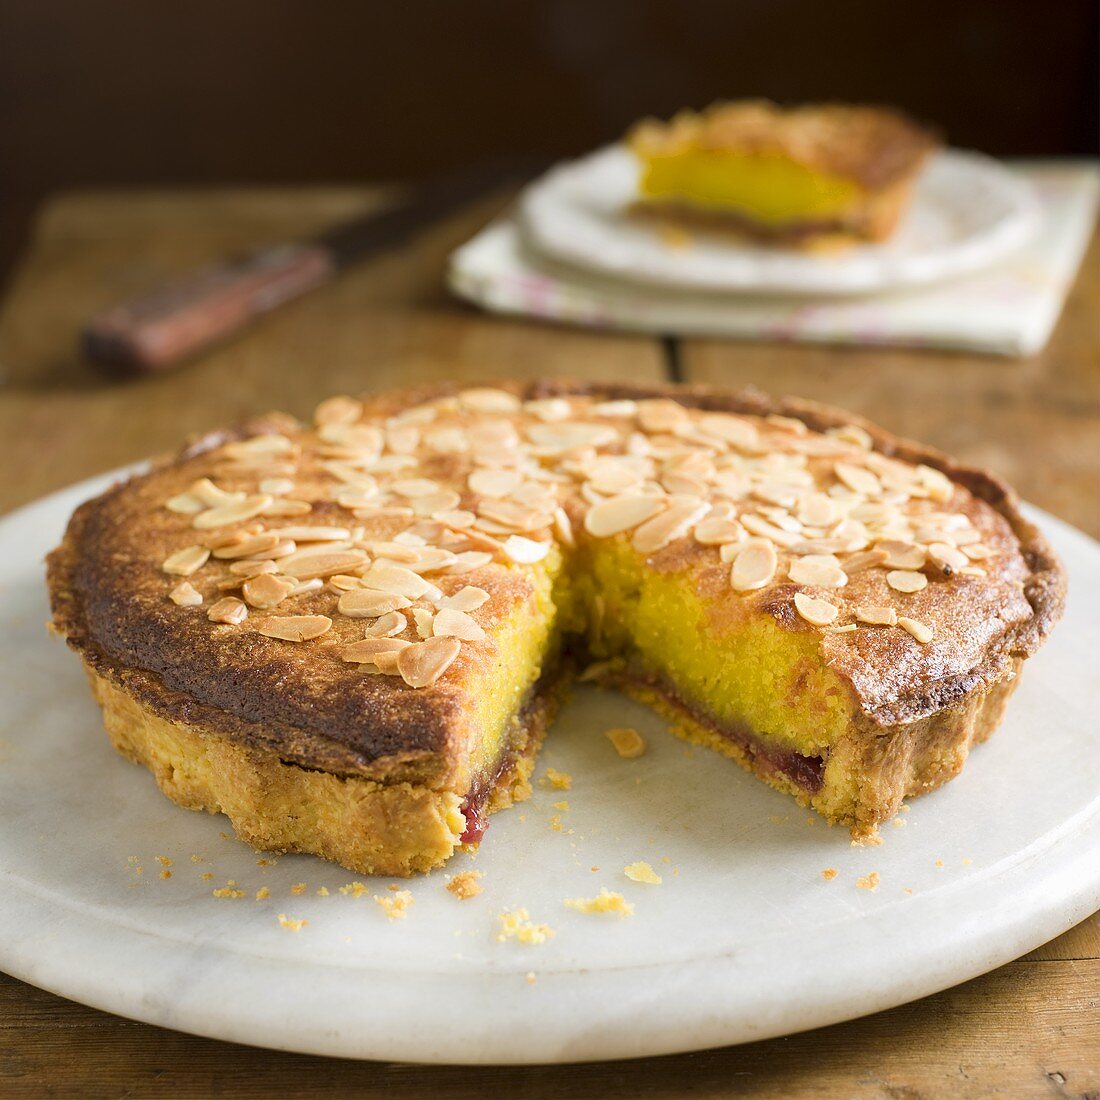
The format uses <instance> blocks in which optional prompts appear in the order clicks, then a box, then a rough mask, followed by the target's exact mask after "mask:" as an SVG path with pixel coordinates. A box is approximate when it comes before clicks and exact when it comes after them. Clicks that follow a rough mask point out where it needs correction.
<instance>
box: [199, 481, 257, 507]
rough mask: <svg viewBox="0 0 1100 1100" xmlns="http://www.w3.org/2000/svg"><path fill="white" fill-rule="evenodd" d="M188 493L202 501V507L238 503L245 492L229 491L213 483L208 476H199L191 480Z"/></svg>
mask: <svg viewBox="0 0 1100 1100" xmlns="http://www.w3.org/2000/svg"><path fill="white" fill-rule="evenodd" d="M187 492H188V495H190V496H192V497H195V498H196V499H198V500H199V501H201V502H202V506H203V508H217V507H219V506H220V505H222V504H238V503H240V502H241V501H242V500H244V498H245V496H246V495H247V494H245V493H241V492H233V493H231V492H229V491H228V490H226V489H222V488H220V487H219V486H217V485H215V484H214V482H212V481H211V480H210V478H208V477H200V478H199V479H198V481H193V482H192V483H191V487H190V488H189V489H188V490H187Z"/></svg>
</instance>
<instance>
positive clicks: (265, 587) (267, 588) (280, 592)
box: [241, 573, 294, 611]
mask: <svg viewBox="0 0 1100 1100" xmlns="http://www.w3.org/2000/svg"><path fill="white" fill-rule="evenodd" d="M293 591H294V581H292V580H289V579H288V578H286V577H277V576H274V575H272V574H271V573H261V574H260V575H259V576H256V577H249V578H248V580H246V581H245V582H244V585H243V586H242V588H241V595H242V596H244V599H245V602H246V603H247V604H248V605H249V606H251V607H256V608H259V609H260V610H262V611H268V610H270V609H271V608H273V607H275V605H276V604H280V603H282V602H283V600H285V599H286V598H287V596H289V595H290V593H291V592H293Z"/></svg>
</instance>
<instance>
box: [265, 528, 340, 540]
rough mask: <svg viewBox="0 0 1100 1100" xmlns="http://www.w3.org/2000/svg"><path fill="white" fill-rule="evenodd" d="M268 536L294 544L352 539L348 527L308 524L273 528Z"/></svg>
mask: <svg viewBox="0 0 1100 1100" xmlns="http://www.w3.org/2000/svg"><path fill="white" fill-rule="evenodd" d="M267 534H268V535H274V536H275V537H276V538H278V539H290V540H292V541H294V542H339V541H340V540H342V539H347V538H350V537H351V531H349V530H348V528H346V527H320V526H317V527H311V526H309V525H308V524H299V525H298V526H296V527H273V528H271V529H270V530H269V531H268V532H267Z"/></svg>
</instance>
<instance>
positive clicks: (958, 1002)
mask: <svg viewBox="0 0 1100 1100" xmlns="http://www.w3.org/2000/svg"><path fill="white" fill-rule="evenodd" d="M380 201H382V197H381V196H380V194H379V193H378V192H377V191H373V192H372V191H364V190H351V189H319V190H308V191H295V192H292V193H286V192H271V191H264V192H252V191H249V192H241V191H236V192H207V193H194V192H189V193H186V194H174V193H148V192H139V193H133V194H118V193H114V194H106V195H102V194H101V195H75V196H69V197H65V198H61V199H58V200H55V201H53V202H52V203H50V204H49V205H48V206H47V207H46V208H45V209H44V210H43V211H42V212H41V214H40V217H39V219H38V221H37V224H36V227H35V230H34V233H33V235H32V240H31V245H30V247H29V250H28V252H27V255H26V256H25V258H24V260H23V262H22V264H21V266H20V267H19V269H18V271H17V272H16V274H15V277H14V279H13V281H12V283H11V286H10V290H9V292H8V295H7V298H6V302H5V303H4V306H3V310H2V313H0V373H2V375H3V378H4V383H5V384H4V385H3V387H2V388H0V437H2V438H3V439H4V448H3V455H4V464H3V468H2V472H0V509H4V510H7V509H10V508H12V507H15V506H16V505H19V504H22V503H24V502H26V501H29V500H32V499H34V498H36V497H38V496H40V495H42V494H43V493H47V492H50V491H51V490H54V489H58V488H60V487H62V486H64V485H66V484H68V483H70V482H72V481H76V480H78V479H80V478H84V477H87V476H90V475H91V474H94V473H98V472H100V471H103V470H108V469H110V468H112V467H115V466H118V465H121V464H122V463H127V462H131V461H134V460H136V459H139V458H141V457H143V456H145V455H148V454H150V453H154V452H156V451H159V450H163V449H166V448H169V447H171V446H173V445H174V444H175V443H176V441H177V440H178V439H179V438H180V437H181V436H182V435H184V434H185V433H188V432H193V431H201V430H203V429H206V428H210V427H213V426H215V425H217V424H221V423H223V422H225V421H227V420H233V419H234V418H237V417H240V416H244V415H247V414H249V413H253V412H258V411H261V410H264V409H268V408H271V407H281V408H285V409H287V410H288V411H290V412H293V413H297V414H305V413H307V412H308V411H309V410H310V409H311V408H312V406H313V404H314V403H315V400H316V399H317V397H318V396H320V395H323V394H328V393H338V392H355V391H361V390H374V389H381V388H384V387H388V386H392V385H395V384H408V383H413V382H423V381H429V380H434V379H440V378H453V377H460V378H469V379H474V378H481V379H484V378H491V377H493V376H500V375H514V376H520V377H525V378H531V377H539V376H546V375H557V374H569V375H584V376H589V377H599V378H607V379H633V380H639V381H644V380H657V379H664V378H669V377H674V378H683V379H686V380H689V381H706V382H712V383H724V384H743V383H750V382H751V383H753V384H755V385H757V386H759V387H761V388H763V389H768V390H773V391H779V392H790V393H797V394H802V395H804V396H809V397H816V398H820V399H824V400H827V401H833V402H836V403H838V404H841V405H844V406H845V407H847V408H849V409H853V410H856V411H858V412H861V413H864V414H866V415H867V416H870V417H871V418H873V419H875V420H877V421H879V422H880V423H882V424H884V425H885V426H886V427H888V428H890V429H892V430H894V431H897V432H900V433H902V434H911V435H914V436H916V437H918V438H921V439H924V440H927V441H929V442H932V443H935V444H937V445H939V446H941V447H943V448H944V449H946V450H949V451H951V452H953V453H954V454H956V455H958V456H960V457H962V458H964V459H968V460H972V461H975V462H980V463H982V464H985V465H989V466H991V467H993V468H994V469H997V470H999V471H1000V472H1001V473H1002V474H1004V475H1005V476H1006V477H1007V478H1008V479H1009V480H1010V481H1012V482H1013V483H1015V484H1016V485H1017V486H1018V487H1019V489H1020V491H1021V493H1022V494H1023V495H1024V496H1026V497H1027V498H1029V499H1031V500H1032V501H1034V502H1036V503H1038V504H1040V505H1042V506H1044V507H1046V508H1048V509H1050V510H1051V511H1053V512H1055V513H1057V514H1058V515H1060V516H1062V517H1063V518H1065V519H1067V520H1069V521H1071V522H1073V523H1075V524H1077V525H1078V526H1080V527H1082V528H1084V529H1085V530H1087V531H1089V532H1090V533H1091V534H1093V535H1100V326H1098V320H1097V318H1098V314H1100V237H1097V238H1094V240H1093V242H1092V247H1091V249H1090V253H1089V256H1088V257H1087V259H1086V261H1085V265H1084V268H1083V274H1082V276H1081V277H1080V278H1079V280H1078V283H1077V285H1076V287H1075V289H1074V291H1073V294H1072V296H1071V298H1070V301H1069V304H1068V306H1067V308H1066V311H1065V314H1064V316H1063V318H1062V320H1061V322H1060V324H1059V326H1058V329H1057V332H1056V334H1055V337H1054V339H1053V341H1052V342H1051V345H1050V347H1049V348H1048V349H1047V350H1046V351H1045V352H1044V353H1043V354H1042V355H1041V356H1039V357H1037V358H1035V359H1033V360H1030V361H1027V362H1005V361H1000V360H995V359H984V358H978V357H974V356H969V355H948V354H928V353H920V352H904V351H882V350H850V349H834V348H815V347H795V346H778V345H770V344H769V345H754V344H732V343H717V342H714V341H707V340H687V341H679V342H672V341H659V340H656V339H650V338H645V337H634V336H610V335H601V334H593V333H586V332H580V331H574V330H566V329H556V328H550V327H546V326H540V325H536V324H527V323H522V322H518V321H507V320H499V319H494V318H489V317H486V316H483V315H480V314H477V313H474V312H472V311H470V310H468V309H466V308H464V307H463V306H461V305H458V304H456V303H454V302H453V301H450V300H449V299H448V297H447V295H446V294H445V292H444V290H443V289H442V285H441V272H442V267H443V261H444V257H445V256H446V254H447V252H448V250H449V249H450V248H451V247H453V246H454V245H456V244H458V243H459V242H460V241H462V240H463V239H465V238H466V237H467V236H468V235H469V234H470V233H471V232H472V231H473V230H474V229H475V228H476V227H477V226H478V225H479V224H480V223H481V222H483V221H484V220H485V218H486V217H488V216H489V215H490V214H491V213H492V212H494V211H495V210H496V209H498V208H499V207H500V206H501V204H502V202H503V201H504V198H503V197H500V198H498V199H496V200H495V201H490V202H486V203H484V204H481V205H480V206H479V207H478V208H476V209H471V210H470V211H468V212H466V213H464V214H463V215H462V216H460V217H455V218H452V219H450V220H449V221H448V222H446V223H445V224H442V225H437V226H435V227H433V228H432V229H430V230H428V231H426V232H424V233H423V234H421V235H420V237H419V238H418V239H417V240H416V242H415V243H414V244H413V245H411V246H409V247H406V248H404V249H402V250H401V251H399V252H396V253H391V254H388V255H385V256H381V257H379V258H377V259H375V260H373V261H371V262H369V263H367V264H365V265H363V266H361V267H359V268H357V269H356V270H354V271H353V272H351V273H349V274H348V275H347V276H346V277H345V278H343V279H342V280H341V281H339V282H338V283H336V284H335V285H333V286H331V287H329V288H326V289H324V290H321V291H318V292H316V293H315V294H314V295H312V296H311V297H309V298H307V299H303V300H302V301H300V302H298V303H296V304H294V305H292V306H290V307H289V308H287V309H286V310H284V311H283V312H281V313H279V314H277V315H275V316H273V317H271V318H269V319H267V320H266V321H264V322H263V323H262V324H261V325H260V326H258V327H257V328H255V329H254V330H253V331H252V332H251V333H249V334H248V335H246V336H245V337H244V338H243V339H241V340H239V341H238V342H236V343H233V344H231V345H229V346H226V347H224V348H222V349H220V350H218V351H216V352H214V353H212V354H210V355H208V356H206V357H205V358H203V359H202V360H201V361H199V362H196V363H193V364H192V365H190V366H189V367H187V368H186V369H183V370H179V371H177V372H175V373H172V374H168V375H165V376H163V377H157V378H149V379H143V380H139V381H117V380H110V379H105V378H103V377H101V376H99V375H97V374H96V373H94V372H93V371H92V370H91V369H89V368H88V367H86V366H84V365H82V364H81V363H80V361H79V359H78V358H77V356H76V355H75V353H74V338H75V335H76V332H77V330H78V326H79V324H80V322H81V320H82V319H83V318H84V317H85V316H86V315H87V314H89V313H90V312H91V311H92V310H93V308H95V307H97V306H100V305H102V304H104V303H107V302H109V301H111V300H113V299H116V298H118V297H120V296H123V295H126V294H128V293H130V292H132V291H135V290H137V289H139V288H142V287H144V286H146V285H147V284H149V283H150V282H153V281H155V280H157V279H158V278H160V277H162V276H166V275H170V274H172V273H175V272H181V271H185V270H187V269H189V268H191V267H193V266H194V265H196V264H197V263H201V262H203V261H205V260H209V259H212V258H215V257H218V256H221V255H223V254H224V253H225V252H226V251H229V250H233V249H237V248H242V247H247V246H250V245H254V244H258V243H261V242H264V241H268V240H271V239H280V238H284V237H287V236H293V235H298V234H304V233H308V232H310V231H312V230H314V229H317V228H319V227H321V226H323V225H325V224H327V223H330V222H333V221H336V220H339V219H342V218H345V217H348V216H351V215H354V214H356V213H359V212H363V211H366V210H369V209H371V208H372V207H374V206H376V205H377V204H378V203H379V202H380ZM0 934H2V930H0ZM444 1091H446V1093H447V1094H448V1095H450V1096H454V1097H456V1098H462V1097H478V1098H479V1100H480V1098H481V1097H483V1096H484V1095H485V1093H486V1092H487V1091H495V1092H498V1093H500V1094H502V1095H516V1096H522V1097H589V1096H591V1097H596V1096H601V1097H603V1096H617V1095H621V1096H629V1097H633V1096H646V1097H682V1096H685V1095H691V1096H697V1097H727V1096H735V1095H736V1096H761V1097H762V1096H775V1097H793V1096H809V1095H813V1096H835V1097H914V1098H916V1097H922V1098H929V1097H959V1096H962V1097H970V1096H973V1097H979V1096H982V1097H984V1096H992V1095H997V1096H1019V1097H1042V1096H1052V1097H1060V1096H1073V1097H1080V1096H1084V1095H1086V1094H1088V1095H1090V1096H1094V1097H1095V1096H1097V1095H1100V914H1098V915H1094V916H1093V917H1092V918H1090V919H1089V920H1086V921H1085V922H1083V923H1082V924H1080V925H1078V927H1076V928H1075V929H1073V930H1072V931H1070V932H1067V933H1066V934H1065V935H1064V936H1062V937H1060V938H1059V939H1057V940H1055V941H1054V942H1052V943H1050V944H1047V945H1046V946H1045V947H1043V948H1040V949H1039V950H1038V951H1035V952H1032V954H1030V955H1028V956H1026V957H1025V958H1023V959H1020V960H1018V961H1016V962H1014V963H1010V964H1009V965H1007V966H1004V967H1002V968H1001V969H1000V970H997V971H995V972H993V973H991V974H988V975H986V976H985V977H983V978H979V979H976V980H975V981H972V982H968V983H966V984H965V985H962V986H959V987H957V988H955V989H951V990H948V991H946V992H944V993H940V994H937V995H936V996H933V997H928V998H926V999H925V1000H923V1001H919V1002H917V1003H915V1004H911V1005H906V1006H904V1007H901V1008H897V1009H894V1010H893V1011H890V1012H884V1013H880V1014H879V1015H877V1016H872V1017H870V1018H867V1019H864V1020H857V1021H853V1022H851V1023H847V1024H840V1025H837V1026H835V1027H830V1028H824V1029H821V1030H819V1031H815V1032H811V1033H809V1034H805V1035H798V1036H793V1037H791V1038H786V1039H774V1040H770V1041H767V1042H761V1043H754V1044H751V1045H748V1046H742V1047H732V1048H729V1049H725V1050H717V1051H709V1052H706V1053H701V1054H691V1055H682V1056H676V1057H666V1058H657V1059H648V1060H644V1061H639V1062H621V1063H606V1064H600V1065H592V1066H587V1067H550V1068H545V1067H544V1068H539V1067H534V1068H523V1069H498V1068H478V1069H458V1070H440V1069H434V1068H430V1067H416V1066H404V1065H386V1064H378V1063H357V1062H344V1061H336V1060H329V1059H323V1058H313V1057H307V1056H302V1055H293V1054H280V1053H273V1052H268V1051H260V1050H253V1049H250V1048H246V1047H240V1046H235V1045H232V1044H228V1043H220V1042H216V1041H213V1040H208V1039H198V1038H194V1037H192V1036H188V1035H182V1034H178V1033H175V1032H170V1031H165V1030H162V1029H160V1028H156V1027H150V1026H148V1025H145V1024H139V1023H133V1022H130V1021H128V1020H123V1019H119V1018H117V1017H114V1016H110V1015H108V1014H106V1013H103V1012H98V1011H95V1010H93V1009H89V1008H84V1007H82V1006H80V1005H76V1004H72V1003H70V1002H68V1001H65V1000H62V999H60V998H58V997H55V996H52V995H50V994H48V993H44V992H42V991H40V990H37V989H33V988H31V987H30V986H27V985H25V984H23V983H21V982H18V981H16V980H14V979H12V978H8V977H6V976H4V975H0V1096H3V1097H40V1096H76V1095H79V1096H81V1097H123V1096H126V1097H134V1096H142V1097H146V1096H158V1097H159V1096H163V1097H191V1096H194V1097H209V1096H220V1095H232V1096H234V1097H266V1096H272V1095H278V1096H280V1097H285V1098H288V1100H289V1098H292V1097H313V1096H318V1097H320V1096H339V1097H351V1096H379V1097H380V1096H383V1095H385V1096H387V1097H389V1098H390V1100H396V1098H401V1097H422V1096H426V1095H430V1094H432V1093H443V1092H444Z"/></svg>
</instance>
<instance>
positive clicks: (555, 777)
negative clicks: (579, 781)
mask: <svg viewBox="0 0 1100 1100" xmlns="http://www.w3.org/2000/svg"><path fill="white" fill-rule="evenodd" d="M546 782H547V783H549V784H550V786H551V787H553V788H554V790H556V791H567V790H569V789H570V788H571V787H572V786H573V777H572V776H571V775H570V774H569V773H568V772H559V771H558V770H557V768H547V769H546Z"/></svg>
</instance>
